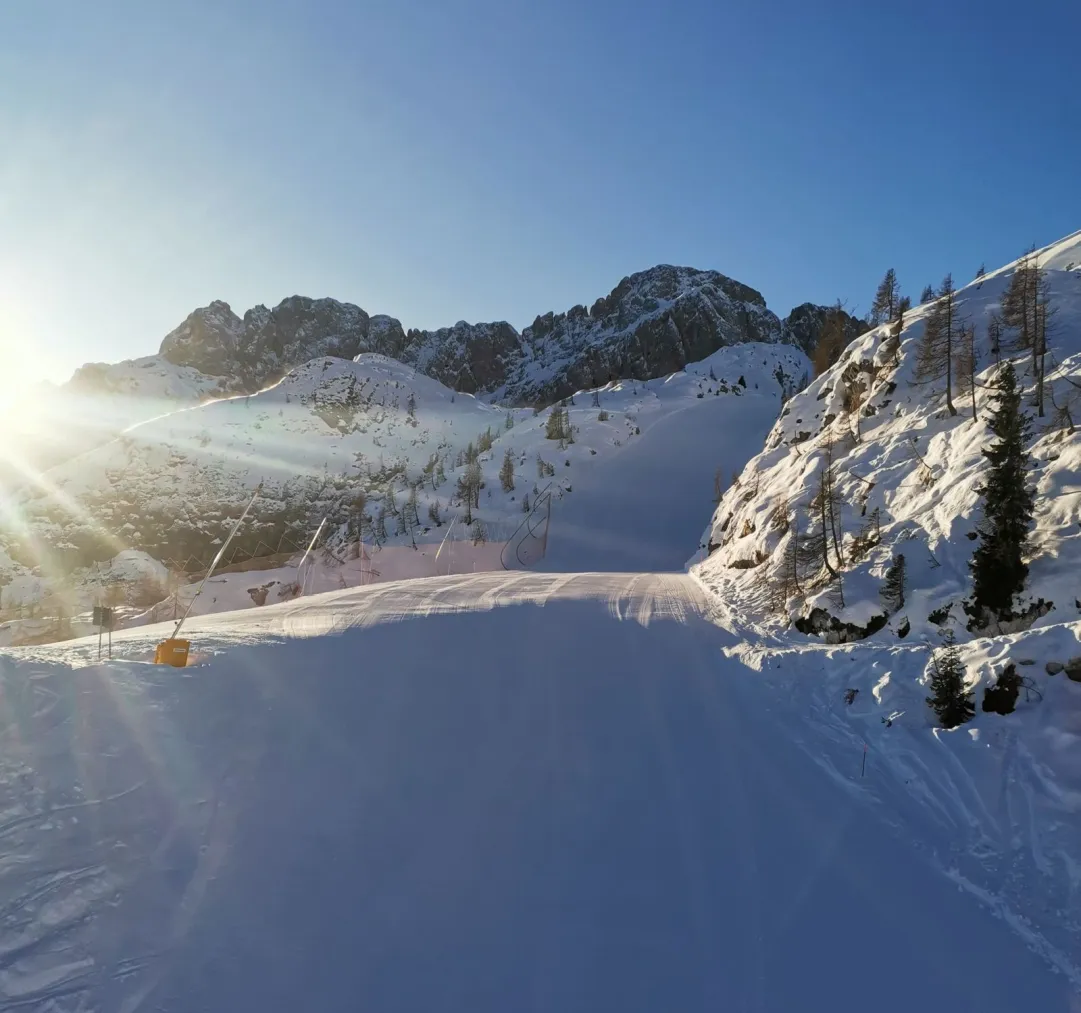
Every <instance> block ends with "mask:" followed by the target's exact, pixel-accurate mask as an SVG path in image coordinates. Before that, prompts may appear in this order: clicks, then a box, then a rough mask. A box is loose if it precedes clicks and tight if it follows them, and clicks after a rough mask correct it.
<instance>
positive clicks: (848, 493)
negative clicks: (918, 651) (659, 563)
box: [696, 233, 1081, 638]
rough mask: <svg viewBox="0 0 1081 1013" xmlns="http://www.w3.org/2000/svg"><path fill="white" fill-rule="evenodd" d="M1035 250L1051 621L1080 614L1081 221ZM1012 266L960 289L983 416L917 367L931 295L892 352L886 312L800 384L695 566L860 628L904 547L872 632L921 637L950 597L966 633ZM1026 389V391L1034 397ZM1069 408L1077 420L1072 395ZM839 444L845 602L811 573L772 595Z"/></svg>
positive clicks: (775, 612) (756, 614) (1037, 572)
mask: <svg viewBox="0 0 1081 1013" xmlns="http://www.w3.org/2000/svg"><path fill="white" fill-rule="evenodd" d="M1036 259H1037V261H1038V263H1039V266H1040V267H1041V269H1042V270H1043V271H1044V272H1045V277H1046V282H1047V286H1048V292H1049V296H1050V306H1051V310H1052V313H1053V317H1052V321H1051V326H1050V328H1049V342H1050V348H1051V351H1050V354H1049V355H1048V367H1047V388H1048V396H1047V406H1046V415H1045V417H1044V418H1034V420H1033V422H1034V424H1033V429H1032V437H1033V438H1032V441H1031V444H1030V447H1029V450H1030V455H1031V460H1032V473H1031V482H1032V484H1033V486H1034V487H1035V489H1036V494H1037V495H1036V517H1035V529H1034V531H1033V535H1032V542H1031V547H1032V560H1031V570H1030V575H1029V584H1028V588H1027V595H1026V600H1027V601H1034V600H1037V599H1040V598H1043V599H1045V600H1046V601H1051V602H1053V603H1054V609H1053V610H1052V611H1051V612H1049V613H1048V614H1047V615H1046V616H1044V617H1043V618H1042V619H1040V620H1038V622H1039V623H1042V624H1045V625H1046V624H1052V623H1057V622H1063V621H1065V620H1073V619H1076V618H1077V617H1078V609H1079V606H1078V604H1077V599H1078V598H1079V597H1081V588H1079V586H1078V584H1077V572H1078V569H1079V567H1081V495H1079V494H1081V487H1079V485H1078V473H1079V469H1081V433H1078V432H1073V431H1071V429H1072V426H1071V425H1070V424H1068V422H1067V421H1066V420H1065V419H1064V416H1063V415H1062V414H1061V413H1059V412H1057V411H1056V409H1055V405H1058V406H1060V407H1061V406H1068V405H1073V406H1076V403H1077V402H1078V396H1079V391H1078V388H1077V387H1076V386H1074V384H1077V385H1079V386H1081V233H1077V234H1075V235H1073V236H1070V237H1068V238H1066V239H1064V240H1062V241H1061V242H1059V243H1056V244H1054V245H1052V246H1049V247H1047V248H1046V249H1043V250H1040V251H1038V253H1037V255H1036ZM1014 267H1015V265H1012V264H1011V265H1007V266H1006V267H1004V268H1002V269H1001V270H999V271H995V272H993V273H990V274H988V275H986V276H985V277H983V278H980V279H977V280H976V281H973V282H971V283H970V284H968V285H966V286H965V287H963V288H961V289H960V290H959V292H958V296H957V304H958V308H959V312H960V313H961V314H962V316H963V317H964V318H965V319H966V320H967V321H968V322H971V323H972V324H974V325H975V328H976V344H977V353H978V363H977V369H978V371H979V372H978V375H977V384H978V386H977V388H976V411H977V415H978V420H976V421H973V418H972V414H971V404H970V402H969V400H968V398H967V397H962V396H960V395H958V394H956V393H955V395H954V400H955V403H956V405H957V407H958V414H957V415H956V416H950V415H949V414H948V413H947V412H946V410H945V407H944V398H943V396H942V390H943V386H944V385H942V384H933V385H928V384H926V383H923V384H921V383H917V382H916V379H915V375H914V371H915V361H916V348H917V345H918V342H919V340H920V338H921V336H922V334H923V332H924V325H925V321H926V318H927V314H928V313H929V311H930V309H931V307H930V305H925V306H919V307H916V308H914V309H913V310H912V311H910V312H909V313H908V314H906V316H905V327H904V331H903V333H902V334H901V335H900V347H899V349H898V350H897V352H896V353H894V351H893V350H892V348H891V343H895V342H892V339H891V338H890V336H889V335H890V329H891V326H890V325H886V326H883V327H879V328H877V329H875V330H873V331H870V332H868V333H867V334H865V335H863V336H861V337H860V338H858V339H857V340H855V341H854V342H853V343H851V344H850V345H849V346H848V348H847V349H846V350H845V352H844V354H843V355H842V356H841V359H840V361H839V362H838V363H837V364H836V365H834V366H833V367H832V368H831V369H829V370H828V371H827V372H826V373H824V374H823V375H822V376H820V377H818V378H817V379H815V380H814V382H813V383H811V384H810V386H809V387H808V388H807V389H806V390H805V391H803V392H802V393H801V394H798V395H797V396H796V397H794V398H792V400H791V401H790V402H789V403H788V405H787V406H786V408H785V411H784V414H783V417H782V418H780V419H779V420H778V421H777V423H776V425H775V426H774V428H773V430H772V432H771V433H770V435H769V437H768V439H767V440H766V445H765V449H764V450H763V451H762V452H761V453H760V454H758V455H757V456H756V457H754V458H753V459H751V461H750V462H749V463H748V464H747V466H746V468H745V469H744V470H743V472H742V474H741V475H740V476H739V479H738V482H736V483H735V484H733V485H732V487H731V488H729V490H728V492H727V493H726V494H725V496H724V498H723V500H722V501H721V503H720V505H719V506H718V508H717V511H716V513H715V514H714V517H713V521H712V523H711V524H710V526H709V528H708V529H707V531H706V533H705V535H704V536H703V539H702V550H701V552H700V554H699V557H698V564H697V566H696V573H697V575H698V577H699V578H700V579H701V580H702V581H703V583H704V584H705V585H706V586H707V587H709V588H710V589H711V590H712V591H713V592H714V593H716V594H717V595H718V596H719V598H721V599H723V600H724V602H725V603H726V605H725V607H726V608H728V609H730V610H732V611H733V613H738V614H740V615H741V616H742V617H744V618H745V619H748V620H749V619H751V618H754V619H755V621H756V622H757V623H758V624H759V625H760V626H764V627H766V628H778V627H779V626H780V625H781V624H782V623H784V622H786V621H787V619H788V617H789V616H806V615H807V614H808V613H809V612H810V610H811V609H812V608H813V607H816V606H817V607H821V608H823V609H824V610H825V611H827V612H828V613H829V614H830V615H833V616H835V617H836V618H837V619H839V620H840V621H842V622H847V623H851V624H853V625H854V626H858V627H863V626H865V625H866V624H867V623H868V622H869V621H870V620H871V619H872V618H873V617H874V616H876V615H880V614H882V613H883V611H884V609H883V606H882V605H881V603H880V601H879V588H880V586H881V578H882V575H883V573H884V570H885V567H886V566H887V564H888V563H889V560H890V558H891V556H892V555H893V554H895V553H903V554H904V556H905V560H906V562H907V565H908V581H909V595H908V599H909V600H908V602H907V603H906V607H905V608H904V609H903V610H902V611H901V612H900V613H899V614H898V615H896V616H894V617H893V619H892V621H891V623H890V627H889V629H888V630H886V631H884V632H882V633H880V634H878V636H879V637H880V638H882V637H886V638H892V637H893V636H894V635H895V633H896V631H897V630H898V629H903V628H904V626H906V625H907V626H909V627H911V630H912V631H913V633H914V634H915V635H916V636H917V637H919V636H922V635H924V634H933V633H937V631H938V628H939V626H937V625H935V624H934V623H930V624H929V622H928V617H929V616H930V615H931V614H932V613H935V616H934V618H935V619H936V620H938V622H939V625H941V624H942V622H943V619H942V615H941V612H937V611H936V610H942V609H945V608H947V607H949V608H950V613H949V621H951V622H953V623H955V624H956V627H957V630H958V632H959V633H960V634H962V635H965V632H964V623H963V620H964V614H963V612H962V607H961V602H962V599H963V598H964V597H965V596H966V595H968V594H970V591H971V578H970V576H969V572H968V562H969V560H970V559H971V556H972V551H973V548H974V543H973V541H972V540H971V539H972V538H974V536H975V528H976V525H977V523H978V521H979V520H980V517H981V501H980V493H979V490H980V487H981V485H982V482H983V479H984V476H985V474H986V465H987V462H986V459H985V458H984V456H983V454H982V452H981V451H982V449H983V448H985V447H986V446H988V444H989V443H990V442H992V439H993V438H992V437H991V436H990V432H989V430H988V428H987V422H986V420H987V417H988V410H989V406H990V404H991V401H992V392H991V391H989V390H988V389H987V386H986V385H987V384H988V383H989V382H990V380H991V378H992V376H993V374H994V372H995V361H994V356H993V355H992V353H991V350H990V347H989V345H988V341H987V325H988V323H989V321H990V320H991V319H992V316H993V315H994V314H995V313H996V312H997V311H998V310H999V309H1000V302H1001V300H1002V297H1003V294H1004V293H1005V291H1006V289H1007V287H1008V285H1009V282H1010V278H1011V275H1012V273H1013V269H1014ZM1009 336H1010V335H1009V332H1008V331H1007V333H1006V334H1005V335H1004V338H1003V354H1009V353H1008V351H1007V343H1008V339H1009ZM1015 361H1016V363H1017V368H1018V376H1019V379H1020V381H1021V383H1022V384H1023V385H1024V386H1025V389H1026V392H1027V393H1028V394H1031V391H1032V387H1033V378H1032V370H1031V365H1030V359H1029V356H1028V355H1027V353H1023V354H1020V355H1018V356H1017V357H1016V359H1015ZM1071 381H1072V382H1071ZM857 383H862V384H863V385H864V388H865V390H866V393H865V396H864V397H863V398H862V399H861V407H860V410H859V413H858V414H859V418H858V433H857V418H856V413H854V412H853V411H850V410H846V398H847V397H848V395H849V394H850V393H851V391H852V389H853V388H854V387H855V386H856V384H857ZM1029 400H1030V399H1029V397H1028V396H1026V405H1028V402H1029ZM847 403H848V404H849V405H851V404H852V403H853V402H852V401H851V400H850V399H849V400H848V402H847ZM1027 410H1028V411H1029V412H1030V414H1033V415H1034V414H1035V412H1034V409H1033V408H1031V407H1027ZM1072 416H1073V418H1074V419H1075V420H1078V419H1081V416H1079V415H1078V411H1077V408H1076V407H1073V411H1072ZM830 444H831V445H832V453H833V460H834V468H835V472H836V487H837V491H838V493H839V495H840V500H841V503H842V506H841V508H840V510H839V516H838V520H839V523H840V525H841V528H842V530H841V531H840V532H839V540H840V543H841V549H842V554H843V555H844V557H845V560H846V563H847V564H848V565H847V567H846V568H845V570H844V572H843V578H842V579H843V594H844V606H842V605H841V603H840V602H839V601H838V600H837V594H836V590H834V591H833V592H830V593H827V592H825V591H822V590H820V589H815V588H813V587H803V588H802V589H801V590H802V591H803V592H804V593H802V594H800V593H795V592H793V593H792V594H790V595H789V596H788V600H787V603H786V604H783V603H781V602H780V601H779V600H777V599H778V597H779V594H780V592H779V591H778V588H779V585H780V584H781V583H782V581H781V579H780V578H781V575H782V574H783V573H784V572H785V560H786V559H788V558H789V556H787V555H786V552H788V550H790V548H791V545H792V541H793V539H794V538H795V536H796V533H797V532H799V533H801V534H802V533H804V532H807V531H808V530H810V528H811V526H812V524H813V523H814V519H813V518H812V517H811V516H810V513H811V511H810V505H811V502H812V499H813V496H814V492H815V489H816V484H817V482H818V477H819V475H820V474H821V471H822V469H823V467H824V460H825V457H826V454H827V447H828V445H830ZM859 539H862V541H863V543H864V544H863V546H862V547H861V546H860V545H859ZM770 599H773V600H772V601H770ZM1021 604H1024V603H1021ZM958 621H960V622H958ZM842 635H844V634H842ZM857 635H858V634H857Z"/></svg>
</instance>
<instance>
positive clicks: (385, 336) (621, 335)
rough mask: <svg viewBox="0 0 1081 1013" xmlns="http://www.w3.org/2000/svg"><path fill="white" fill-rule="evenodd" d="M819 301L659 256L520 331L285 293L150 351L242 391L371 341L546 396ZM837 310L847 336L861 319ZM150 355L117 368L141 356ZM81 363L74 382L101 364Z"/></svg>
mask: <svg viewBox="0 0 1081 1013" xmlns="http://www.w3.org/2000/svg"><path fill="white" fill-rule="evenodd" d="M827 312H828V311H827V309H826V308H825V307H814V306H811V305H810V304H805V305H804V306H800V307H797V308H796V309H795V310H793V312H792V314H791V315H790V316H789V317H788V318H785V319H784V320H782V319H780V318H778V317H777V315H776V314H774V313H773V312H772V311H770V310H769V309H767V307H766V302H765V300H764V299H763V298H762V296H761V294H760V293H758V292H756V291H755V290H754V289H752V288H750V287H748V286H747V285H743V284H741V283H740V282H737V281H733V280H732V279H731V278H728V277H726V276H725V275H723V274H720V273H719V272H717V271H698V270H694V269H692V268H686V267H672V266H669V265H660V266H657V267H654V268H651V269H650V270H647V271H642V272H639V273H637V274H633V275H631V276H630V277H628V278H624V279H623V280H622V281H621V282H620V283H619V284H618V285H617V286H616V287H615V288H614V289H613V290H612V291H611V292H610V293H609V294H608V295H607V296H605V297H603V298H600V299H598V300H596V301H595V302H594V303H593V305H592V306H590V307H589V308H588V309H587V308H586V307H585V306H584V305H580V306H575V307H573V308H572V309H570V310H569V311H567V312H565V313H558V314H556V313H546V314H543V315H541V316H538V317H537V318H536V319H535V320H534V321H533V323H532V325H531V326H529V327H527V328H525V330H524V331H522V332H521V333H519V332H518V331H517V330H515V328H513V327H512V326H511V325H510V324H508V323H506V322H502V321H500V322H495V323H476V324H470V323H466V322H465V321H459V322H458V323H456V324H454V325H453V326H452V327H443V328H439V329H437V330H434V331H424V330H413V329H410V330H408V331H406V330H405V329H404V328H403V327H402V325H401V323H400V322H399V321H398V320H396V319H395V318H393V317H389V316H381V315H377V316H369V315H368V314H367V313H366V312H365V311H364V310H362V309H360V308H359V307H357V306H353V305H351V304H349V303H342V302H338V301H337V300H334V299H309V298H305V297H302V296H293V297H291V298H288V299H285V300H283V301H282V302H281V303H279V304H278V305H277V306H275V307H274V308H273V309H268V308H267V307H265V306H256V307H254V308H253V309H250V310H248V311H247V312H246V313H245V314H244V316H243V317H239V316H237V314H236V313H234V312H233V311H232V309H231V308H230V307H229V306H228V304H226V303H224V302H220V301H218V302H212V303H211V304H210V305H209V306H206V307H203V308H200V309H197V310H195V311H194V312H192V313H191V314H190V315H189V316H188V318H187V319H186V320H184V321H183V323H181V324H180V325H179V326H178V327H177V328H175V329H174V330H173V331H171V332H170V333H169V334H167V335H166V336H165V339H164V340H163V341H162V343H161V349H160V351H159V354H158V356H157V357H156V360H157V361H158V363H159V366H158V369H159V371H161V372H166V373H167V372H168V371H169V369H171V368H173V367H184V368H185V369H187V370H194V371H196V373H198V374H201V375H202V377H203V378H204V379H203V380H202V381H201V384H200V385H201V386H206V387H210V388H214V389H218V390H222V391H227V392H231V393H245V394H250V393H254V392H256V391H258V390H260V389H262V388H263V387H265V386H267V385H269V384H271V383H274V382H276V381H277V380H278V379H280V378H281V377H282V376H283V375H284V374H285V373H287V372H288V371H289V370H290V369H293V368H295V367H297V366H300V365H303V364H304V363H305V362H309V361H311V360H312V359H316V358H319V357H321V356H327V355H330V356H335V357H339V358H353V357H355V356H357V355H360V354H362V353H364V352H376V353H379V354H381V355H387V356H389V357H391V358H394V359H398V360H399V361H401V362H404V363H405V364H406V365H410V366H414V367H415V368H416V369H417V370H419V371H420V372H421V373H424V374H426V375H428V376H431V377H433V378H435V379H437V380H439V381H440V382H441V383H443V384H445V385H446V386H448V387H451V388H453V389H455V390H460V391H463V392H467V393H473V394H477V395H478V396H480V395H483V396H485V397H486V398H487V399H489V400H496V401H500V402H505V403H508V404H513V405H524V404H533V403H535V402H537V401H541V402H543V403H545V404H547V403H550V402H552V401H554V400H557V399H558V398H561V397H565V396H567V395H569V394H571V393H573V392H574V391H576V390H581V389H584V388H590V387H597V386H601V385H602V384H604V383H607V382H609V381H611V380H616V379H620V378H625V379H630V378H635V379H638V380H646V379H650V378H654V377H658V376H663V375H665V374H668V373H672V372H675V371H677V370H679V369H682V368H683V366H685V365H686V364H687V363H688V362H696V361H699V360H701V359H704V358H705V357H706V356H707V355H710V354H711V353H712V352H714V351H716V350H717V349H718V348H721V347H724V346H728V345H733V344H739V343H741V342H745V341H760V342H771V343H772V342H780V343H786V344H791V345H795V346H796V347H798V348H800V349H802V350H804V351H810V350H811V349H812V348H813V347H814V345H815V342H816V341H817V338H818V334H819V332H820V331H821V328H822V325H823V322H824V317H825V314H826V313H827ZM844 318H845V321H846V327H847V329H848V331H849V332H850V333H851V335H852V336H855V334H856V333H858V331H859V330H860V329H861V325H860V322H859V321H857V320H856V318H854V317H851V316H849V315H848V314H845V316H844ZM148 361H150V360H140V361H139V362H136V363H129V364H123V366H122V367H121V371H122V372H123V371H125V370H126V371H127V372H135V371H136V369H140V368H149V367H148V366H147V362H148ZM89 368H90V373H91V375H90V376H89V377H82V380H83V382H85V381H86V380H88V379H92V378H93V377H95V376H97V375H98V374H100V372H101V368H100V367H89ZM184 375H185V377H190V376H191V375H192V374H190V373H185V374H184ZM102 381H103V382H107V378H106V377H102ZM140 393H141V392H140ZM144 396H145V395H144Z"/></svg>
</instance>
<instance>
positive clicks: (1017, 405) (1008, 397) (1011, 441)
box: [969, 361, 1034, 623]
mask: <svg viewBox="0 0 1081 1013" xmlns="http://www.w3.org/2000/svg"><path fill="white" fill-rule="evenodd" d="M993 386H994V388H995V391H996V397H995V408H994V410H993V411H992V413H991V419H990V421H989V423H988V425H989V426H990V428H991V432H992V433H994V435H995V436H996V437H998V442H997V443H995V444H993V445H992V446H990V447H988V448H987V449H985V450H984V451H983V454H984V456H985V457H986V458H987V460H988V461H989V462H990V468H989V469H988V475H987V484H986V485H985V486H984V487H983V490H982V493H983V513H984V517H983V521H982V523H981V524H980V526H979V537H980V545H979V547H978V548H977V549H976V551H975V552H974V553H973V555H972V563H971V567H972V581H973V595H972V598H973V601H972V607H971V608H970V609H969V613H970V614H971V615H973V616H974V618H975V619H976V621H977V623H981V622H983V621H985V620H986V618H987V616H988V614H990V616H991V617H999V618H1002V617H1005V616H1006V615H1007V614H1009V612H1010V611H1011V610H1012V606H1013V599H1014V595H1016V594H1019V593H1020V592H1021V591H1022V590H1023V589H1024V586H1025V578H1026V577H1027V576H1028V566H1027V564H1026V563H1025V562H1024V554H1025V548H1026V545H1027V542H1028V532H1029V528H1030V527H1031V525H1032V509H1033V505H1034V497H1033V493H1032V490H1031V489H1030V488H1029V487H1028V486H1027V485H1026V484H1025V479H1026V477H1027V476H1026V470H1027V460H1026V455H1025V443H1026V441H1027V440H1028V434H1029V419H1028V416H1027V415H1025V414H1024V413H1023V412H1022V411H1021V393H1020V391H1019V390H1018V388H1017V377H1016V375H1015V373H1014V369H1013V364H1012V363H1010V362H1009V361H1007V362H1006V363H1005V364H1004V365H1003V366H1002V368H1001V369H1000V370H999V372H998V375H997V376H996V378H995V382H994V384H993Z"/></svg>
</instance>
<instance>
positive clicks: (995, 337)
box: [987, 313, 1002, 366]
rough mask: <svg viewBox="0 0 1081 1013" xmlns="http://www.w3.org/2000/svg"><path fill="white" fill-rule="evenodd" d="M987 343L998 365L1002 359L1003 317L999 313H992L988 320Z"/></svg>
mask: <svg viewBox="0 0 1081 1013" xmlns="http://www.w3.org/2000/svg"><path fill="white" fill-rule="evenodd" d="M987 344H988V347H989V348H990V349H991V354H992V355H993V356H994V358H995V365H996V366H997V365H998V364H999V363H1000V362H1001V361H1002V317H1000V316H999V315H998V314H997V313H993V314H991V319H990V320H988V321H987Z"/></svg>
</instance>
